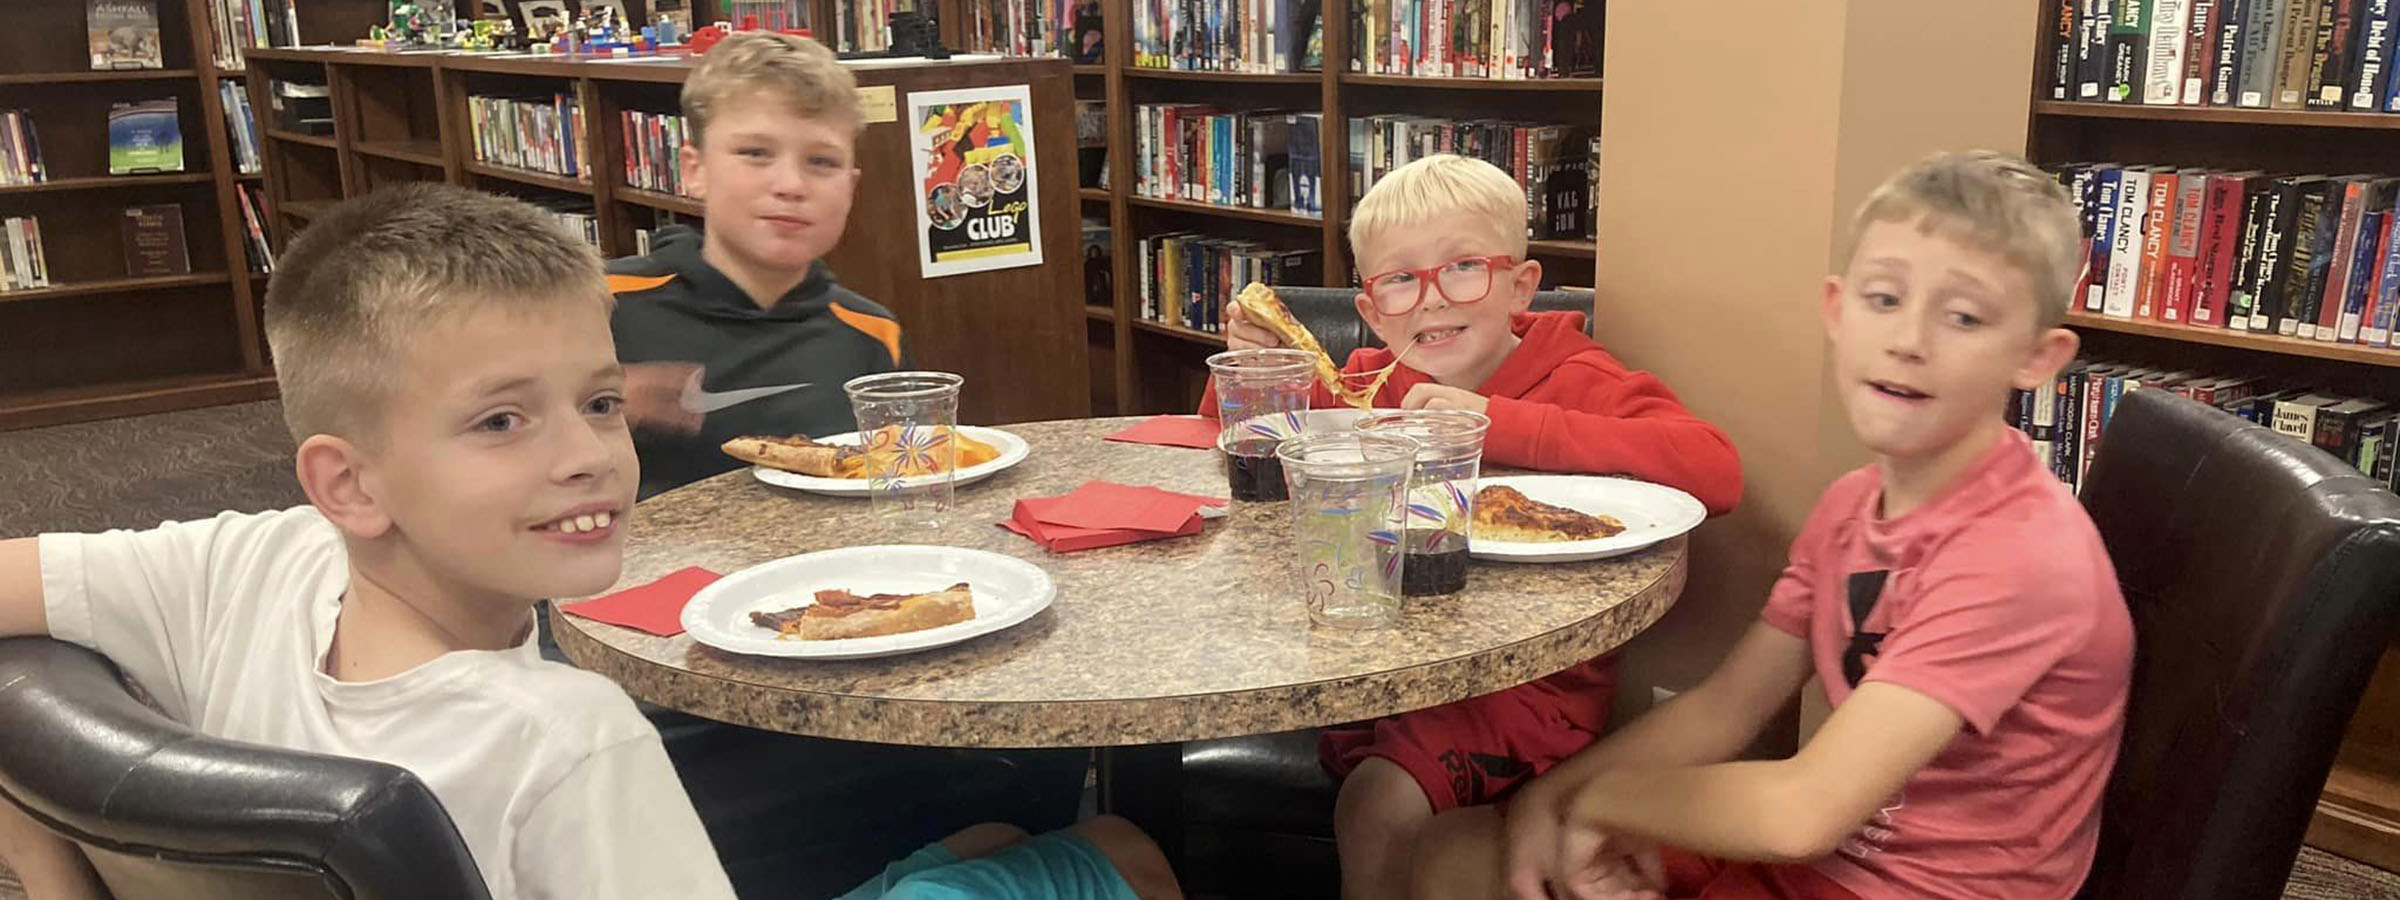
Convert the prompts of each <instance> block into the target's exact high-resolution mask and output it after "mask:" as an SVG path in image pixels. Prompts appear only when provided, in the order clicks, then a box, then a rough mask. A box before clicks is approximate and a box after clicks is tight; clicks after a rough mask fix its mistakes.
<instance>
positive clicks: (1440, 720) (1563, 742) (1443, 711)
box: [1317, 656, 1617, 813]
mask: <svg viewBox="0 0 2400 900" xmlns="http://www.w3.org/2000/svg"><path fill="white" fill-rule="evenodd" d="M1616 687H1617V661H1616V657H1613V656H1603V657H1601V658H1599V659H1595V660H1591V661H1588V662H1585V663H1583V664H1581V665H1577V666H1575V667H1574V668H1571V669H1568V670H1566V671H1564V672H1560V673H1558V674H1555V675H1552V676H1550V677H1547V678H1544V679H1542V680H1540V681H1535V682H1531V683H1529V684H1520V685H1518V686H1516V687H1513V688H1509V689H1508V690H1504V691H1501V692H1499V693H1495V694H1485V695H1483V696H1481V697H1470V698H1468V699H1465V700H1461V701H1458V702H1457V703H1451V704H1447V705H1444V706H1436V707H1433V708H1432V709H1420V710H1417V711H1416V712H1410V713H1402V714H1400V715H1397V716H1389V717H1385V718H1382V719H1377V720H1375V721H1373V722H1368V723H1365V724H1361V725H1348V726H1342V727H1339V728H1328V729H1325V730H1324V732H1323V734H1322V735H1320V737H1319V738H1318V741H1317V758H1318V760H1319V761H1320V762H1322V763H1324V764H1325V769H1326V771H1329V772H1332V773H1333V774H1334V776H1335V777H1338V778H1347V777H1349V775H1350V773H1351V772H1352V771H1353V770H1355V769H1357V768H1358V765H1359V763H1362V762H1365V761H1366V760H1367V759H1368V758H1369V757H1381V758H1383V759H1387V760H1390V761H1392V762H1393V763H1394V764H1396V765H1398V766H1399V767H1400V768H1402V769H1404V770H1406V771H1407V772H1408V774H1409V776H1410V777H1412V778H1415V779H1416V781H1417V786H1418V787H1421V788H1423V789H1424V790H1425V799H1426V800H1427V801H1428V802H1430V803H1432V804H1433V811H1434V812H1436V813H1440V812H1446V811H1448V810H1452V809H1456V808H1458V807H1462V806H1482V805H1487V804H1490V803H1493V802H1496V801H1498V800H1500V799H1501V798H1503V797H1506V796H1508V794H1509V793H1510V792H1512V791H1514V790H1516V788H1517V786H1518V785H1520V784H1524V783H1525V782H1526V781H1528V780H1531V779H1532V778H1533V777H1534V776H1536V775H1540V774H1542V773H1544V772H1547V771H1550V768H1551V767H1552V766H1555V765H1558V764H1559V762H1561V761H1563V760H1565V759H1566V758H1567V757H1569V756H1573V755H1575V752H1576V751H1578V750H1582V749H1583V748H1585V747H1588V746H1591V744H1592V742H1593V741H1595V740H1597V739H1599V736H1600V731H1601V729H1602V728H1603V727H1605V726H1606V725H1607V724H1608V707H1609V703H1610V701H1611V700H1613V699H1614V695H1615V693H1616Z"/></svg>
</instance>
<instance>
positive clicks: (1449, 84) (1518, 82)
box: [1340, 72, 1600, 94]
mask: <svg viewBox="0 0 2400 900" xmlns="http://www.w3.org/2000/svg"><path fill="white" fill-rule="evenodd" d="M1340 78H1341V82H1342V83H1343V84H1367V85H1379V86H1385V87H1408V88H1433V89H1437V90H1451V91H1533V92H1551V93H1573V94H1580V93H1596V92H1598V91H1599V90H1600V79H1598V78H1452V77H1439V76H1430V75H1367V74H1363V73H1357V72H1343V73H1341V75H1340Z"/></svg>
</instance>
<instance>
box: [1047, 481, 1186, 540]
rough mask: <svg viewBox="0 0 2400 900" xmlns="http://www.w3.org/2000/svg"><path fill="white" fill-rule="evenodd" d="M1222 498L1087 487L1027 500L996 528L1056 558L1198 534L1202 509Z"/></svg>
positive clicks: (1100, 485) (1103, 484)
mask: <svg viewBox="0 0 2400 900" xmlns="http://www.w3.org/2000/svg"><path fill="white" fill-rule="evenodd" d="M1223 505H1225V500H1224V498H1222V497H1203V496H1200V495H1197V494H1181V493H1176V492H1174V491H1169V490H1163V489H1160V488H1156V487H1150V486H1146V485H1145V486H1132V485H1123V484H1115V483H1111V482H1106V481H1087V482H1084V483H1083V484H1082V485H1081V486H1079V487H1077V488H1076V489H1074V490H1072V491H1069V492H1067V493H1066V494H1063V495H1060V496H1057V497H1027V498H1025V499H1023V500H1019V501H1017V506H1016V509H1015V511H1014V514H1013V515H1011V516H1010V517H1009V518H1008V519H1007V520H1006V521H1003V522H1001V523H1000V527H1002V528H1006V529H1008V530H1010V531H1014V532H1016V533H1018V534H1021V535H1024V536H1026V537H1028V538H1031V539H1033V540H1034V542H1035V543H1039V544H1041V545H1042V546H1044V547H1047V548H1049V549H1050V550H1052V551H1054V552H1061V553H1064V552H1068V551H1073V550H1089V549H1092V548H1095V547H1113V546H1116V545H1118V544H1130V543H1134V542H1136V541H1147V540H1156V539H1158V538H1166V537H1178V536H1182V535H1192V534H1199V533H1200V520H1201V517H1200V508H1201V507H1203V506H1223Z"/></svg>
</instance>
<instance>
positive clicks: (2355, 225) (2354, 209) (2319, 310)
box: [2299, 180, 2368, 338]
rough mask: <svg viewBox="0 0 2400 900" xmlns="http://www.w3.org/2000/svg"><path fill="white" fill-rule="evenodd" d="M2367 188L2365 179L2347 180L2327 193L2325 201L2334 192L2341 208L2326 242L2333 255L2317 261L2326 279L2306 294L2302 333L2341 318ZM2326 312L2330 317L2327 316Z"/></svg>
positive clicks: (2311, 334) (2313, 333) (2313, 332)
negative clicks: (2306, 312) (2329, 240)
mask: <svg viewBox="0 0 2400 900" xmlns="http://www.w3.org/2000/svg"><path fill="white" fill-rule="evenodd" d="M2367 191H2368V184H2367V182H2365V181H2363V180H2356V181H2348V182H2344V183H2342V184H2340V185H2337V186H2336V193H2335V194H2333V195H2329V196H2328V197H2327V199H2328V201H2330V200H2332V199H2333V197H2335V196H2338V197H2339V198H2340V200H2341V211H2340V213H2339V214H2338V216H2337V217H2335V218H2334V219H2333V223H2334V233H2333V239H2332V241H2331V242H2330V244H2329V245H2327V249H2328V250H2330V251H2331V252H2332V254H2333V256H2332V258H2331V259H2328V260H2326V261H2325V262H2322V263H2319V264H2318V266H2319V267H2320V268H2324V269H2326V274H2325V280H2324V283H2323V284H2321V285H2319V287H2318V293H2315V294H2312V295H2311V296H2310V297H2309V298H2308V299H2309V304H2310V305H2309V312H2308V316H2307V318H2305V319H2302V320H2301V322H2300V325H2301V326H2302V327H2301V328H2300V329H2299V330H2300V331H2301V332H2302V334H2301V335H2300V336H2301V337H2307V338H2314V337H2316V336H2317V330H2318V328H2319V326H2323V327H2325V328H2326V329H2327V330H2331V329H2332V328H2333V326H2335V325H2338V324H2339V323H2340V322H2341V314H2342V301H2343V299H2344V296H2345V293H2346V292H2347V291H2348V290H2349V287H2350V264H2351V262H2352V260H2353V259H2354V258H2355V256H2356V254H2357V251H2358V232H2359V228H2360V226H2361V225H2363V224H2364V223H2365V221H2366V213H2367ZM2329 313H2330V314H2331V316H2332V318H2331V319H2330V320H2328V319H2327V318H2326V316H2327V314H2329ZM2327 337H2331V335H2330V334H2328V335H2327Z"/></svg>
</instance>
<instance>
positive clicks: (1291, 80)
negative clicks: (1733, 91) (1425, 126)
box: [944, 0, 1601, 415]
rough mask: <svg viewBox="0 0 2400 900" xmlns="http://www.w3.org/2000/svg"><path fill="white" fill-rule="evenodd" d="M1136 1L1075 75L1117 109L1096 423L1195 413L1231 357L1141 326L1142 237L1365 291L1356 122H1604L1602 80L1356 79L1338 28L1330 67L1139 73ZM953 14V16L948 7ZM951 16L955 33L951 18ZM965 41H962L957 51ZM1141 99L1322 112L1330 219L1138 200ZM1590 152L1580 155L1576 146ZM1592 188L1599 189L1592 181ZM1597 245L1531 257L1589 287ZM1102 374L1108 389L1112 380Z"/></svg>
mask: <svg viewBox="0 0 2400 900" xmlns="http://www.w3.org/2000/svg"><path fill="white" fill-rule="evenodd" d="M1357 2H1363V0H1334V2H1328V3H1326V4H1325V6H1324V14H1323V21H1325V22H1327V23H1335V24H1337V25H1338V23H1344V22H1348V21H1349V10H1350V8H1351V5H1352V4H1354V3H1357ZM1138 6H1139V4H1136V3H1134V2H1132V0H1101V15H1102V20H1103V28H1104V37H1103V40H1102V48H1103V51H1104V57H1103V59H1104V61H1103V62H1102V63H1099V64H1095V65H1078V66H1076V67H1075V95H1076V97H1077V98H1079V99H1083V100H1099V101H1102V102H1103V103H1104V104H1105V105H1106V108H1107V111H1108V151H1109V152H1108V169H1109V172H1108V183H1109V187H1108V189H1106V190H1101V189H1099V188H1098V187H1096V186H1086V187H1084V188H1083V190H1082V194H1081V196H1082V203H1083V206H1084V208H1085V210H1086V213H1087V214H1088V215H1091V216H1093V217H1095V218H1101V217H1105V218H1106V220H1107V221H1108V223H1109V235H1110V241H1111V247H1110V254H1109V259H1110V263H1111V282H1112V284H1113V285H1114V287H1115V291H1116V298H1115V301H1116V302H1115V303H1114V305H1112V306H1106V307H1102V306H1091V307H1087V309H1086V310H1085V314H1086V315H1087V316H1088V317H1089V319H1090V326H1089V328H1090V347H1091V352H1092V371H1093V379H1094V382H1093V383H1094V392H1095V394H1094V402H1093V409H1094V412H1095V414H1103V415H1105V414H1109V413H1121V414H1133V413H1156V412H1190V411H1191V409H1192V407H1193V405H1194V404H1196V403H1198V402H1199V397H1200V390H1201V388H1202V387H1203V386H1204V384H1205V382H1206V381H1207V377H1208V369H1207V367H1206V365H1204V364H1203V362H1202V361H1203V360H1204V359H1206V358H1207V356H1208V354H1210V353H1214V352H1217V351H1218V350H1221V349H1223V348H1224V345H1225V340H1224V337H1223V336H1221V335H1217V334H1210V333H1207V332H1202V331H1196V330H1193V329H1190V328H1185V327H1183V326H1181V325H1177V324H1172V323H1166V322H1156V321H1150V320H1146V319H1143V318H1142V317H1141V314H1140V311H1141V300H1140V290H1139V284H1140V280H1139V278H1140V273H1139V270H1138V267H1139V262H1138V258H1139V257H1138V254H1139V250H1138V248H1139V247H1140V245H1141V241H1142V239H1143V237H1145V236H1148V235H1154V234H1158V233H1161V232H1166V231H1175V230H1191V231H1198V232H1203V233H1206V234H1209V235H1212V236H1225V237H1243V238H1251V239H1257V240H1260V241H1262V242H1277V243H1283V244H1286V245H1289V246H1296V247H1307V246H1315V247H1317V248H1318V249H1319V250H1320V253H1321V258H1322V260H1323V264H1324V266H1323V267H1324V276H1325V277H1324V283H1325V284H1326V285H1328V286H1338V285H1346V284H1354V283H1356V278H1355V273H1354V272H1352V271H1351V263H1350V242H1349V239H1348V237H1347V236H1346V233H1345V229H1346V227H1347V225H1348V220H1349V211H1350V204H1351V202H1352V200H1353V199H1354V198H1352V197H1351V196H1350V191H1349V184H1350V161H1349V154H1348V153H1346V152H1344V150H1345V149H1346V148H1347V147H1348V145H1349V129H1348V120H1349V119H1350V118H1351V117H1353V116H1366V115H1378V114H1384V113H1410V114H1418V115H1427V116H1437V117H1446V118H1456V119H1469V118H1494V119H1511V120H1522V121H1528V122H1543V123H1551V122H1556V123H1574V124H1584V125H1589V126H1590V127H1591V128H1592V129H1593V130H1594V131H1595V132H1597V130H1598V129H1599V127H1600V83H1601V79H1598V78H1562V79H1548V80H1528V81H1504V80H1499V79H1483V78H1429V77H1413V76H1401V75H1366V74H1360V73H1354V72H1350V71H1348V70H1347V66H1348V62H1347V61H1348V60H1349V58H1350V47H1349V34H1348V30H1347V29H1346V28H1341V27H1329V28H1327V29H1326V32H1325V36H1324V48H1323V55H1324V59H1325V61H1326V64H1325V66H1324V71H1321V72H1293V73H1247V72H1193V71H1181V70H1167V69H1148V68H1140V67H1137V66H1134V65H1133V52H1132V48H1133V25H1132V22H1133V19H1132V16H1133V14H1134V10H1135V9H1136V8H1137V7H1138ZM945 12H947V9H946V10H945ZM963 18H964V17H963V16H957V15H951V16H947V17H946V18H945V20H944V22H945V26H944V32H945V34H948V33H950V32H951V30H952V27H953V25H954V24H956V23H955V20H958V19H963ZM954 46H955V45H954ZM1145 103H1209V104H1213V105H1216V106H1218V107H1222V108H1225V109H1228V110H1242V109H1269V108H1276V109H1305V110H1310V111H1314V112H1318V113H1321V114H1322V118H1321V124H1322V127H1321V130H1320V131H1319V135H1318V138H1319V140H1318V146H1320V147H1322V148H1325V149H1324V151H1323V154H1322V166H1321V179H1320V180H1321V183H1322V188H1321V198H1322V201H1323V206H1324V208H1325V215H1324V217H1323V218H1317V217H1314V216H1303V215H1298V214H1295V213H1291V212H1288V211H1282V210H1271V209H1252V208H1247V207H1226V206H1214V205H1210V204H1204V203H1190V202H1185V201H1180V200H1160V199H1154V198H1149V197H1142V196H1139V195H1136V194H1135V193H1134V192H1133V181H1134V160H1133V147H1134V138H1133V127H1134V118H1133V107H1134V106H1135V105H1136V104H1145ZM1578 152H1580V150H1578ZM1595 189H1597V188H1596V186H1595ZM1594 250H1595V248H1594V245H1593V242H1592V241H1587V240H1573V241H1535V242H1533V244H1532V245H1531V247H1530V248H1529V249H1528V251H1527V255H1529V256H1531V257H1533V258H1534V259H1538V260H1541V262H1542V266H1543V269H1544V272H1545V276H1544V280H1545V281H1547V282H1553V283H1559V284H1570V285H1582V286H1589V285H1591V284H1592V283H1593V281H1594V280H1595V275H1594V268H1593V267H1594V265H1595V252H1594ZM1103 377H1107V378H1108V379H1109V380H1108V381H1107V382H1106V383H1104V382H1102V381H1101V379H1102V378H1103Z"/></svg>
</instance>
